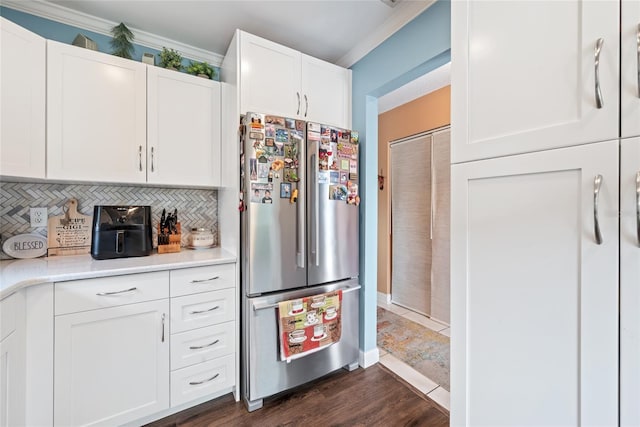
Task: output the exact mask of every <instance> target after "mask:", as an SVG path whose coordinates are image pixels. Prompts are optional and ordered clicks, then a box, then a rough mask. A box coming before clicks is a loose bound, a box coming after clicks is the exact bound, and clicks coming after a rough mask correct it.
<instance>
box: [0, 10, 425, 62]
mask: <svg viewBox="0 0 640 427" xmlns="http://www.w3.org/2000/svg"><path fill="white" fill-rule="evenodd" d="M433 2H434V0H396V1H395V6H394V7H390V6H388V5H387V4H385V3H383V2H382V1H381V0H295V1H294V0H289V1H281V0H278V1H276V0H262V1H249V0H235V1H233V0H160V1H159V0H133V1H131V0H129V1H121V0H84V1H80V0H47V1H43V0H20V1H16V0H14V1H11V0H8V1H3V3H4V4H5V5H6V6H7V7H11V8H16V9H19V10H23V11H27V12H29V13H33V14H36V15H39V16H44V17H49V18H50V19H54V20H55V19H56V16H60V15H61V16H64V17H65V20H66V21H67V22H66V23H70V24H72V25H73V24H75V25H77V26H81V25H79V24H81V23H82V21H83V19H85V20H86V21H91V18H101V20H102V21H103V22H98V24H96V25H93V27H91V26H89V25H84V26H82V27H83V28H86V29H89V30H93V31H97V32H102V33H107V29H108V28H109V25H114V24H115V23H119V22H124V23H125V24H126V25H127V26H128V27H129V28H131V29H132V30H133V31H134V34H136V37H137V41H138V42H139V43H140V44H145V43H144V42H143V38H144V37H143V38H140V37H138V35H139V34H142V35H144V34H147V33H149V34H151V35H160V36H162V37H163V38H164V39H169V40H174V41H176V42H180V43H181V44H184V45H187V46H192V47H195V48H198V49H201V50H203V51H206V52H209V53H213V54H214V55H211V57H213V58H215V59H214V60H212V62H214V63H216V62H218V63H219V60H220V58H221V56H224V54H225V52H226V50H227V46H228V45H229V42H230V41H231V38H232V36H233V32H234V30H235V29H236V28H239V29H241V30H244V31H247V32H249V33H252V34H255V35H257V36H260V37H264V38H266V39H269V40H272V41H275V42H277V43H280V44H283V45H285V46H289V47H291V48H293V49H296V50H299V51H301V52H303V53H306V54H309V55H311V56H315V57H317V58H321V59H324V60H326V61H329V62H333V63H336V64H339V65H342V66H345V67H349V66H351V65H353V64H354V63H355V62H357V61H358V60H359V59H360V58H362V57H363V56H364V55H366V54H367V53H368V52H369V51H371V50H372V49H373V48H375V47H376V46H377V45H378V44H380V43H381V42H382V41H384V40H385V39H386V38H387V37H389V36H390V35H391V34H393V33H394V32H395V31H397V30H398V29H399V28H401V27H402V26H403V25H404V24H406V23H407V22H409V21H410V20H411V19H413V18H414V17H416V16H417V15H418V14H420V13H421V12H422V11H424V10H425V9H426V8H427V7H429V6H430V5H431V4H432V3H433ZM386 3H393V1H392V0H386ZM43 10H46V13H39V11H43ZM76 12H79V13H76ZM84 14H86V15H89V16H84ZM52 15H55V16H52ZM72 16H73V17H74V18H73V19H71V17H72ZM58 20H59V19H58ZM94 21H95V20H94ZM105 21H106V22H105ZM147 45H148V43H147ZM179 46H180V45H179ZM150 47H156V46H150ZM167 47H172V46H167ZM206 52H205V53H206ZM215 54H217V55H215ZM204 56H207V55H206V54H205V55H204ZM194 59H199V58H194Z"/></svg>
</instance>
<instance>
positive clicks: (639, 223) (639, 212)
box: [636, 172, 640, 247]
mask: <svg viewBox="0 0 640 427" xmlns="http://www.w3.org/2000/svg"><path fill="white" fill-rule="evenodd" d="M636 229H637V230H636V231H637V234H638V246H639V247H640V172H638V173H637V174H636Z"/></svg>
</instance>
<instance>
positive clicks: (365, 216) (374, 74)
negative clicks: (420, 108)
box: [351, 0, 451, 353]
mask: <svg viewBox="0 0 640 427" xmlns="http://www.w3.org/2000/svg"><path fill="white" fill-rule="evenodd" d="M450 60H451V4H450V2H449V1H448V0H439V1H438V2H436V3H434V4H433V5H432V6H431V7H429V8H428V9H427V10H425V11H424V12H423V13H421V14H420V15H419V16H418V17H416V18H415V19H414V20H413V21H411V22H410V23H408V24H407V25H405V26H404V27H403V28H401V29H400V30H399V31H398V32H396V33H395V34H394V35H393V36H391V37H390V38H388V39H387V40H386V41H385V42H384V43H382V44H381V45H380V46H378V47H377V48H376V49H374V50H373V51H371V52H370V53H369V54H368V55H367V56H365V57H364V58H362V59H361V60H360V61H358V62H357V63H356V64H354V65H353V67H351V69H352V71H353V74H352V79H353V92H352V96H353V99H352V103H353V107H352V108H353V110H352V116H353V125H352V126H353V129H356V130H358V131H360V139H361V141H362V143H361V144H362V146H361V152H360V153H361V154H360V156H361V157H360V165H361V166H360V167H361V170H360V174H361V176H363V177H364V179H363V180H362V182H361V183H360V185H361V191H362V203H361V204H360V236H362V238H361V239H360V259H361V261H360V282H361V284H362V285H363V289H364V290H363V292H362V294H361V295H362V298H361V299H360V305H361V307H360V308H361V310H360V313H362V314H361V319H360V324H361V325H363V326H362V328H361V330H360V346H361V350H362V351H364V352H365V353H366V352H368V351H371V350H374V349H375V348H376V297H377V281H378V280H377V258H378V255H377V250H378V237H377V233H378V229H377V223H378V181H377V176H378V97H380V96H382V95H384V94H386V93H388V92H390V91H392V90H394V89H397V88H399V87H400V86H402V85H404V84H405V83H408V82H409V81H411V80H414V79H415V78H416V77H419V76H421V75H423V74H426V73H428V72H429V71H432V70H434V69H435V68H437V67H439V66H441V65H443V64H446V63H447V62H449V61H450Z"/></svg>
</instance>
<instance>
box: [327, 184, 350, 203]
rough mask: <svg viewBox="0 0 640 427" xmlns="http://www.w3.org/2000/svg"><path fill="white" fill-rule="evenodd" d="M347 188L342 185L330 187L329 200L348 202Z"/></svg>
mask: <svg viewBox="0 0 640 427" xmlns="http://www.w3.org/2000/svg"><path fill="white" fill-rule="evenodd" d="M347 194H348V193H347V186H346V185H342V184H336V185H330V186H329V200H340V201H343V202H344V201H346V200H347Z"/></svg>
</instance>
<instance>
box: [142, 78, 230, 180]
mask: <svg viewBox="0 0 640 427" xmlns="http://www.w3.org/2000/svg"><path fill="white" fill-rule="evenodd" d="M147 101H148V102H147V132H148V140H147V145H148V148H147V181H148V182H149V183H153V184H166V185H186V186H189V185H199V186H200V185H201V186H211V187H217V186H219V185H220V83H219V82H216V81H213V80H208V79H204V78H201V77H194V76H190V75H188V74H184V73H177V72H175V71H171V70H165V69H163V68H158V67H149V69H148V74H147Z"/></svg>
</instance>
